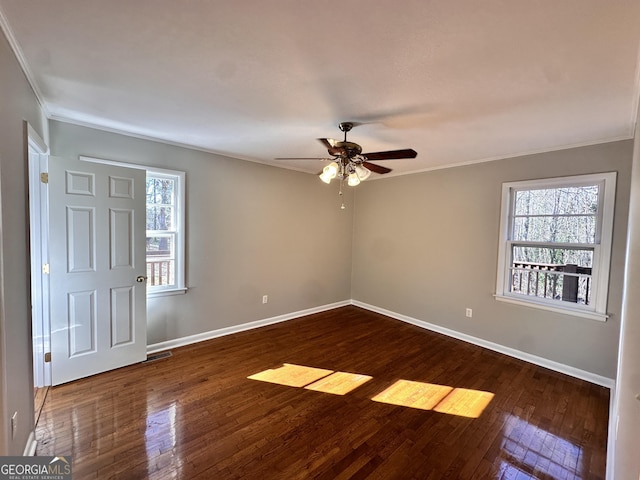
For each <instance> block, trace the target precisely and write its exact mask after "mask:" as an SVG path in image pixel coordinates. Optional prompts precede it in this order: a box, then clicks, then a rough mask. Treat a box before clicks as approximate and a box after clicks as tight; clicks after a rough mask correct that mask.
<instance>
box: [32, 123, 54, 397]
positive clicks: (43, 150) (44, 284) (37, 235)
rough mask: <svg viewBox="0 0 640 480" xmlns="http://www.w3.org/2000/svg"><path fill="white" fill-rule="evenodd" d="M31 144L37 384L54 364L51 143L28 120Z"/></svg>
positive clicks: (46, 379) (41, 383)
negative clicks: (50, 358) (49, 358)
mask: <svg viewBox="0 0 640 480" xmlns="http://www.w3.org/2000/svg"><path fill="white" fill-rule="evenodd" d="M27 131H28V134H27V138H28V147H29V165H28V167H29V231H30V234H29V235H30V238H29V240H30V256H31V328H32V339H33V340H32V341H33V381H34V387H44V386H48V385H51V364H50V363H47V362H45V353H47V352H49V351H50V332H51V328H50V316H49V276H48V275H47V274H46V273H44V269H43V266H44V265H45V264H48V263H49V232H48V218H49V215H48V212H49V201H48V197H47V186H46V184H45V183H43V182H42V181H41V178H40V175H41V173H44V172H46V171H47V166H48V153H49V147H48V146H47V144H46V143H45V141H44V140H43V139H42V138H41V137H40V135H38V133H37V132H36V131H35V130H34V129H33V127H31V125H29V124H28V123H27Z"/></svg>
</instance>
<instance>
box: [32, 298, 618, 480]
mask: <svg viewBox="0 0 640 480" xmlns="http://www.w3.org/2000/svg"><path fill="white" fill-rule="evenodd" d="M283 364H288V365H291V366H286V367H284V368H281V367H282V366H283ZM300 366H306V367H313V368H314V369H325V370H328V371H329V372H317V371H315V370H306V369H303V368H300ZM270 369H273V370H275V371H274V372H266V371H267V370H270ZM331 372H346V373H352V374H361V375H366V376H370V377H371V379H367V378H366V377H363V376H349V375H343V374H340V375H337V376H333V377H327V376H326V375H327V374H328V373H331ZM256 374H260V375H258V376H257V377H258V378H262V379H263V380H265V379H266V380H268V381H263V380H258V379H249V378H247V377H250V376H254V375H256ZM319 376H320V377H324V380H321V382H319V383H315V387H313V386H312V388H319V389H320V391H317V390H311V389H309V388H304V387H303V386H306V385H308V384H309V383H313V382H314V379H315V378H318V377H319ZM400 380H402V381H403V382H399V381H400ZM274 381H282V383H287V382H289V383H290V384H295V385H301V386H289V385H282V384H278V383H271V382H274ZM350 385H351V386H356V387H357V388H355V389H353V390H351V391H349V392H347V393H345V394H343V395H338V394H335V393H325V392H326V391H330V392H335V391H337V390H336V389H348V388H349V386H350ZM343 391H344V390H343ZM374 397H375V398H376V399H377V400H376V401H374V400H372V398H374ZM381 400H384V401H390V402H392V403H395V404H392V403H383V401H381ZM405 405H410V406H405ZM608 407H609V391H608V390H607V389H606V388H603V387H599V386H596V385H593V384H590V383H587V382H584V381H581V380H577V379H574V378H571V377H567V376H565V375H562V374H559V373H556V372H552V371H549V370H546V369H544V368H540V367H537V366H534V365H531V364H528V363H526V362H523V361H520V360H516V359H513V358H510V357H507V356H504V355H501V354H498V353H495V352H491V351H488V350H485V349H482V348H480V347H476V346H473V345H470V344H466V343H464V342H461V341H458V340H454V339H451V338H448V337H445V336H442V335H438V334H434V333H430V332H427V331H425V330H422V329H420V328H418V327H414V326H412V325H407V324H404V323H402V322H399V321H396V320H393V319H390V318H388V317H384V316H382V315H378V314H375V313H372V312H368V311H366V310H362V309H359V308H357V307H344V308H340V309H336V310H332V311H329V312H324V313H320V314H315V315H311V316H307V317H303V318H300V319H296V320H292V321H288V322H285V323H281V324H277V325H272V326H268V327H264V328H260V329H256V330H252V331H247V332H243V333H238V334H234V335H230V336H227V337H221V338H218V339H214V340H210V341H207V342H202V343H200V344H197V345H192V346H188V347H183V348H179V349H175V350H174V351H173V356H171V357H169V358H165V359H161V360H156V361H153V362H148V363H143V364H138V365H133V366H130V367H126V368H122V369H119V370H116V371H113V372H108V373H104V374H101V375H96V376H94V377H91V378H87V379H84V380H79V381H76V382H72V383H70V384H67V385H62V386H59V387H54V388H52V389H50V391H49V393H48V395H47V399H46V402H45V406H44V408H43V410H42V414H41V416H40V421H39V423H38V426H37V430H36V437H37V440H38V447H37V454H38V455H72V456H73V468H74V472H73V473H74V478H77V479H79V480H80V479H82V480H85V479H92V478H101V479H102V478H117V479H145V478H153V479H173V478H176V479H178V478H179V479H223V480H227V479H285V480H291V479H305V478H317V479H327V480H328V479H331V480H333V479H347V478H352V479H364V478H368V479H381V480H382V479H384V480H386V479H403V480H404V479H471V478H476V479H517V480H523V479H534V478H535V479H540V480H550V479H604V477H605V453H606V452H605V449H606V440H607V421H608ZM474 417H477V418H474Z"/></svg>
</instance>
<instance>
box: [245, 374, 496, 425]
mask: <svg viewBox="0 0 640 480" xmlns="http://www.w3.org/2000/svg"><path fill="white" fill-rule="evenodd" d="M247 378H248V379H250V380H259V381H261V382H268V383H276V384H278V385H285V386H287V387H298V388H305V389H307V390H313V391H315V392H323V393H330V394H332V395H346V394H347V393H349V392H351V391H353V390H355V389H356V388H358V387H359V386H361V385H363V384H365V383H367V382H368V381H369V380H372V379H373V377H370V376H369V375H362V374H359V373H348V372H336V371H333V370H326V369H324V368H315V367H306V366H304V365H295V364H292V363H284V364H283V365H282V366H281V367H278V368H270V369H268V370H264V371H262V372H259V373H256V374H254V375H250V376H249V377H247ZM493 397H494V394H493V393H491V392H483V391H481V390H472V389H468V388H454V387H450V386H447V385H437V384H434V383H425V382H414V381H411V380H398V381H397V382H395V383H394V384H393V385H391V386H390V387H389V388H387V389H386V390H384V391H383V392H381V393H379V394H378V395H376V396H375V397H373V398H372V399H371V400H373V401H374V402H380V403H387V404H390V405H398V406H402V407H410V408H417V409H420V410H433V411H434V412H438V413H446V414H448V415H457V416H460V417H467V418H478V417H479V416H480V415H482V412H483V411H484V409H485V408H486V407H487V405H489V403H491V400H493Z"/></svg>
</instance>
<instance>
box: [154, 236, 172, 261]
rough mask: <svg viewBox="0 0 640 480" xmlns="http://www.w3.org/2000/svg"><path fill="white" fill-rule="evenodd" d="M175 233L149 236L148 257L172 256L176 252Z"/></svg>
mask: <svg viewBox="0 0 640 480" xmlns="http://www.w3.org/2000/svg"><path fill="white" fill-rule="evenodd" d="M174 243H175V242H174V238H173V235H158V236H157V237H147V257H150V256H153V257H163V256H164V257H172V258H173V252H174Z"/></svg>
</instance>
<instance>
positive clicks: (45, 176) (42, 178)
mask: <svg viewBox="0 0 640 480" xmlns="http://www.w3.org/2000/svg"><path fill="white" fill-rule="evenodd" d="M40 181H41V182H42V183H49V174H48V173H47V172H42V173H41V174H40Z"/></svg>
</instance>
